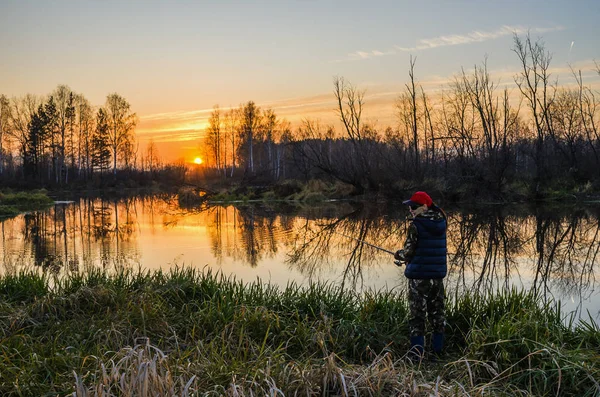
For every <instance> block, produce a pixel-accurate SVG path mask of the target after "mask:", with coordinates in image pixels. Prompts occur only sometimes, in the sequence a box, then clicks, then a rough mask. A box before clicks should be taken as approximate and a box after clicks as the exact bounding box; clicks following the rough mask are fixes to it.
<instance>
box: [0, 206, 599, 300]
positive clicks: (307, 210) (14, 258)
mask: <svg viewBox="0 0 600 397" xmlns="http://www.w3.org/2000/svg"><path fill="white" fill-rule="evenodd" d="M400 207H401V206H389V205H373V204H359V203H354V204H351V203H347V202H336V203H327V204H325V205H321V206H318V207H314V206H313V207H310V206H294V205H283V204H278V205H277V207H270V206H265V205H252V204H248V203H247V204H243V205H238V206H233V205H226V206H219V205H213V206H211V205H206V204H204V205H203V206H201V207H197V208H180V207H179V206H178V205H177V202H176V200H174V199H173V198H172V197H169V196H162V197H145V198H139V197H138V198H128V199H110V200H108V199H100V198H95V199H81V200H79V201H78V202H77V203H75V204H73V205H67V206H64V205H63V206H58V205H57V206H55V207H54V208H52V209H50V210H49V211H44V212H34V213H30V214H26V215H22V216H19V217H16V218H13V219H9V220H5V221H4V222H2V230H1V232H2V242H1V246H0V247H1V249H2V252H1V254H2V258H3V261H4V270H5V271H10V270H11V269H12V270H14V269H16V268H19V267H24V266H26V265H35V266H39V267H41V268H44V269H47V270H48V271H53V272H59V271H78V270H82V269H83V270H85V269H88V268H90V267H102V268H105V269H114V268H119V267H127V266H137V265H142V266H144V265H145V264H144V263H141V264H140V262H139V261H140V257H141V254H142V252H143V250H144V249H148V248H147V247H141V246H140V245H139V241H138V240H139V235H140V224H139V221H138V220H139V219H143V223H144V233H149V234H151V235H158V236H167V235H168V234H169V233H172V232H173V231H174V230H178V228H182V227H184V225H185V224H186V222H190V219H192V218H193V219H195V220H194V225H196V226H200V227H199V229H198V232H197V233H196V232H194V233H196V234H198V235H197V236H196V238H197V242H198V245H201V244H202V242H203V241H207V243H208V245H209V247H210V249H209V252H210V255H212V258H204V259H205V263H208V264H215V265H220V264H221V263H223V262H224V260H225V259H227V261H228V262H233V263H235V264H236V266H250V268H253V269H256V270H257V271H260V268H261V264H262V263H266V262H267V261H276V260H277V261H279V262H278V264H280V265H281V266H287V268H288V269H289V273H290V277H292V275H293V274H296V275H298V274H300V275H302V277H304V278H305V279H306V280H317V279H323V278H324V277H329V278H330V279H331V277H332V276H331V275H332V274H334V276H333V277H334V278H335V281H336V282H341V283H343V284H344V285H348V286H349V287H360V286H362V285H363V283H365V281H368V277H369V274H370V273H368V272H366V270H367V269H369V271H371V270H374V269H375V270H376V269H382V268H386V267H388V266H394V265H393V259H392V258H391V255H389V254H386V253H381V252H379V251H377V250H375V249H373V248H372V247H370V246H368V245H365V244H361V243H359V242H357V241H356V240H355V239H358V240H363V241H367V242H369V243H372V244H375V245H377V246H380V247H382V248H384V249H387V250H390V251H395V250H396V249H398V248H401V245H402V243H403V242H404V239H405V236H406V232H407V227H408V224H409V222H407V219H406V211H405V210H404V208H400ZM448 216H449V223H448V250H449V255H448V263H449V277H448V280H447V283H448V286H449V290H450V291H456V292H457V293H460V291H463V290H476V291H480V292H486V291H490V290H497V289H505V288H512V287H513V286H515V285H516V286H518V287H523V288H527V289H531V290H533V291H535V292H536V293H538V294H541V295H544V296H549V295H553V294H557V293H559V294H560V295H562V296H563V297H565V296H566V297H572V298H573V299H574V300H578V301H579V302H580V303H581V302H583V301H585V300H588V299H590V297H592V296H593V294H594V287H595V283H596V273H597V269H596V268H597V261H598V255H599V251H600V243H599V235H600V225H599V223H598V218H599V212H598V207H594V206H589V207H586V208H580V207H578V208H537V209H530V208H527V207H525V206H492V207H484V208H477V209H475V208H474V209H468V210H467V209H459V210H452V209H450V210H449V211H448ZM196 226H195V227H196ZM202 233H204V234H205V235H202V236H200V234H202ZM346 236H349V237H352V238H348V237H346ZM165 249H166V250H169V249H171V251H168V252H172V258H174V257H176V256H177V255H179V254H180V252H177V248H176V247H166V248H165ZM204 259H203V260H204ZM165 265H166V263H165Z"/></svg>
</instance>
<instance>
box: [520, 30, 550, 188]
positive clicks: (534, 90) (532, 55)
mask: <svg viewBox="0 0 600 397" xmlns="http://www.w3.org/2000/svg"><path fill="white" fill-rule="evenodd" d="M513 51H514V52H515V54H517V57H518V58H519V61H520V63H521V72H520V73H519V74H518V75H517V76H516V77H515V83H516V84H517V87H519V90H520V91H521V94H522V95H523V96H524V97H525V100H526V102H527V104H528V106H529V110H530V111H531V116H532V117H533V122H534V129H535V132H536V136H537V137H536V144H535V154H534V161H535V163H536V186H535V189H536V192H537V191H538V189H539V187H540V182H542V180H543V179H545V178H546V175H545V162H544V158H545V156H544V153H543V149H544V141H545V139H546V137H547V136H548V135H549V134H552V132H551V121H550V112H549V110H550V105H551V103H552V101H553V100H554V95H555V93H556V87H555V86H553V85H552V84H551V82H550V72H549V68H550V61H551V60H552V56H551V55H550V53H548V52H547V51H546V49H545V48H544V43H543V42H541V41H540V40H537V41H535V42H533V41H532V40H531V36H530V35H529V34H527V36H526V37H525V39H524V40H523V39H521V38H520V37H519V36H518V35H516V34H515V36H514V47H513Z"/></svg>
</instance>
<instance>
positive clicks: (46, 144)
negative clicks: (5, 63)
mask: <svg viewBox="0 0 600 397" xmlns="http://www.w3.org/2000/svg"><path fill="white" fill-rule="evenodd" d="M136 124H137V116H136V114H135V113H134V112H132V110H131V105H130V104H129V102H127V100H126V99H125V98H123V97H122V96H120V95H119V94H117V93H112V94H109V95H108V96H107V97H106V102H105V103H104V105H102V106H100V107H97V108H96V107H94V106H92V105H91V104H90V102H89V101H88V100H87V99H86V98H85V97H84V96H83V95H82V94H78V93H76V92H74V91H72V90H71V89H70V88H69V87H68V86H66V85H59V86H58V87H57V88H56V89H55V90H54V91H52V93H51V94H50V95H48V96H47V97H46V98H40V97H37V96H35V95H31V94H28V95H26V96H24V97H22V98H12V99H8V98H7V97H6V96H4V95H1V96H0V176H1V177H2V179H3V180H7V179H9V178H16V179H24V180H26V181H32V182H38V183H39V184H41V185H51V186H66V185H69V184H70V183H72V182H75V181H80V180H89V179H91V178H93V177H94V175H100V176H102V175H103V174H107V173H112V174H113V175H116V173H117V169H118V168H119V169H126V168H133V167H135V165H136V158H137V153H136V151H137V147H136V142H135V135H134V129H135V126H136Z"/></svg>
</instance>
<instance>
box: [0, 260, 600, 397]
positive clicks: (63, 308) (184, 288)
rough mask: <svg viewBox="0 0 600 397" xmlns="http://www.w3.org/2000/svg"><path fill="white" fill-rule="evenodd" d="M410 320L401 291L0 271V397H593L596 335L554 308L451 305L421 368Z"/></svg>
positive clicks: (180, 273)
mask: <svg viewBox="0 0 600 397" xmlns="http://www.w3.org/2000/svg"><path fill="white" fill-rule="evenodd" d="M407 315H408V303H407V301H406V299H405V297H404V293H403V291H402V288H401V287H400V288H398V289H394V290H392V291H366V292H364V293H362V294H359V293H357V292H356V291H354V290H352V289H344V288H342V287H339V286H334V285H332V284H313V285H308V286H305V287H300V286H298V285H295V284H290V285H288V286H287V287H286V288H285V289H280V288H277V287H275V286H273V285H270V284H268V283H264V282H261V281H260V280H257V281H255V282H253V283H248V284H244V283H242V282H240V281H236V280H235V279H233V278H228V277H225V276H223V275H222V274H219V273H213V272H211V271H210V270H208V269H204V270H198V269H191V268H175V269H171V270H169V271H168V272H161V271H155V272H149V271H141V270H137V271H133V270H122V271H116V272H113V273H107V272H103V271H100V270H93V271H90V272H87V273H85V274H79V273H72V274H68V275H63V276H60V277H58V276H50V275H48V274H43V273H38V272H27V271H23V272H20V273H17V274H4V275H3V276H2V277H0V324H1V325H0V327H1V328H0V329H1V332H2V334H1V338H2V343H0V373H1V374H2V381H1V382H0V394H2V395H5V396H11V395H15V396H16V395H50V394H52V395H54V394H60V395H65V394H66V393H73V395H76V396H93V395H106V396H113V395H147V394H150V395H154V394H159V395H174V394H177V395H198V394H203V395H215V396H216V395H238V396H250V395H286V396H287V395H346V396H357V395H419V396H420V395H431V394H436V395H440V396H460V395H464V396H480V395H511V396H544V395H565V396H567V395H577V396H595V395H598V393H600V385H599V382H598V379H600V356H599V355H598V350H597V349H598V346H600V328H599V327H598V325H596V324H595V323H594V321H593V320H591V319H590V320H589V321H585V320H580V321H577V320H575V319H574V318H573V317H569V316H568V315H565V314H564V313H563V312H562V311H561V309H560V304H559V303H557V302H551V301H550V302H545V301H544V300H543V299H542V298H541V297H539V296H537V297H536V296H534V295H532V294H531V293H526V292H521V291H516V290H504V291H499V292H496V293H494V294H492V295H489V296H482V295H476V294H474V293H465V294H462V295H460V296H453V297H449V299H448V307H447V318H448V320H447V321H448V326H447V343H446V346H447V348H446V353H445V355H444V356H443V357H441V358H437V359H436V360H433V359H432V357H430V356H426V358H425V360H424V361H422V362H411V361H410V360H408V357H407V355H406V352H407V349H408V347H409V341H408V324H407ZM429 351H430V349H429ZM146 393H147V394H146Z"/></svg>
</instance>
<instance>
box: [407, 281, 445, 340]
mask: <svg viewBox="0 0 600 397" xmlns="http://www.w3.org/2000/svg"><path fill="white" fill-rule="evenodd" d="M444 300H445V294H444V280H442V279H437V280H420V279H409V280H408V302H409V305H410V317H409V319H408V325H409V327H410V336H419V335H425V317H426V316H427V317H429V322H430V323H431V326H432V328H433V332H434V333H443V332H444V325H445V323H446V317H445V315H444Z"/></svg>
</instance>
